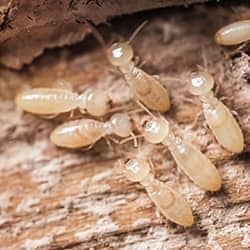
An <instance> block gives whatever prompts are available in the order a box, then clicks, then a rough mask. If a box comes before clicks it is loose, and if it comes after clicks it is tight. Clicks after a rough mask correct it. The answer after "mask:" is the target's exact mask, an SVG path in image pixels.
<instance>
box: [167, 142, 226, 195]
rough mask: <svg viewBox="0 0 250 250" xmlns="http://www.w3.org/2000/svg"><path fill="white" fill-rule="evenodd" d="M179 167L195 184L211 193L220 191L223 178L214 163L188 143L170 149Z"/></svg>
mask: <svg viewBox="0 0 250 250" xmlns="http://www.w3.org/2000/svg"><path fill="white" fill-rule="evenodd" d="M170 150H171V153H172V154H173V157H174V159H175V161H176V162H177V165H178V166H179V167H180V168H181V169H182V170H183V171H184V173H185V174H186V175H188V177H189V178H190V179H191V180H193V182H194V183H195V184H197V185H198V186H200V187H201V188H204V189H205V190H209V191H216V190H219V189H220V187H221V178H220V175H219V173H218V171H217V169H216V167H215V166H214V165H213V164H212V162H211V161H210V160H209V159H208V158H207V157H206V156H205V155H204V154H202V153H201V152H200V151H199V150H198V149H196V148H195V147H193V146H192V145H190V144H188V143H186V142H180V143H179V144H178V145H176V146H175V147H171V148H170Z"/></svg>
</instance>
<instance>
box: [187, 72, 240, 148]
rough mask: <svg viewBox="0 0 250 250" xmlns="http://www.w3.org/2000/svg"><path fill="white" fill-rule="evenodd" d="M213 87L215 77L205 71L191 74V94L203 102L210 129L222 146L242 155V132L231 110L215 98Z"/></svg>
mask: <svg viewBox="0 0 250 250" xmlns="http://www.w3.org/2000/svg"><path fill="white" fill-rule="evenodd" d="M213 86H214V79H213V77H212V76H211V75H210V74H208V73H206V72H205V71H199V72H196V73H193V74H191V78H190V92H191V93H192V94H194V95H198V96H199V98H200V100H201V101H202V103H203V112H204V115H205V118H206V121H207V123H208V126H209V128H210V129H211V130H212V132H213V133H214V135H215V137H216V139H217V140H218V142H219V143H220V144H221V145H222V146H224V147H225V148H226V149H227V150H229V151H231V152H233V153H240V152H241V151H242V150H243V148H244V137H243V134H242V131H241V129H240V127H239V125H238V123H237V121H236V120H235V118H234V117H233V115H232V113H231V112H230V110H229V109H228V108H227V107H226V106H225V105H224V104H223V103H222V102H221V101H219V100H218V99H217V98H216V97H215V96H214V94H213V92H212V91H211V89H212V88H213Z"/></svg>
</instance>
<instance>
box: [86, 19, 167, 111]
mask: <svg viewBox="0 0 250 250" xmlns="http://www.w3.org/2000/svg"><path fill="white" fill-rule="evenodd" d="M145 23H146V22H144V23H142V24H141V25H140V26H139V27H138V28H137V29H136V30H135V31H134V32H133V34H132V35H131V37H130V38H129V40H128V41H126V42H117V43H113V44H112V45H111V46H110V47H109V48H106V45H105V41H104V39H103V37H102V36H101V34H100V33H99V32H98V31H97V30H96V29H95V27H94V26H93V25H91V29H92V30H93V33H94V35H95V36H96V38H97V39H98V41H99V42H100V43H101V44H102V46H103V48H104V49H105V52H106V54H107V58H108V60H109V62H110V63H111V64H112V65H113V66H116V67H118V68H119V69H120V71H121V72H122V73H123V75H124V77H125V79H126V81H127V83H128V85H129V86H130V88H131V89H132V91H133V92H134V94H135V96H136V98H137V99H138V100H139V101H141V102H142V103H143V104H144V105H145V106H147V107H148V108H149V109H152V110H155V111H159V112H166V111H168V110H169V109H170V100H169V95H168V91H167V89H166V88H164V87H163V85H162V84H161V82H160V80H159V78H158V77H156V76H152V75H149V74H148V73H146V72H144V71H143V70H142V69H140V68H138V67H136V66H135V63H134V61H133V57H134V50H133V48H132V46H131V45H130V43H131V42H132V40H133V39H134V38H135V36H136V35H137V34H138V32H139V31H140V30H141V29H142V27H143V26H144V25H145ZM88 24H89V25H90V23H89V22H88Z"/></svg>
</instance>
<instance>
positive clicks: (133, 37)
mask: <svg viewBox="0 0 250 250" xmlns="http://www.w3.org/2000/svg"><path fill="white" fill-rule="evenodd" d="M147 23H148V20H145V21H144V22H142V23H141V24H140V25H139V26H138V27H137V28H136V29H135V31H134V32H133V33H132V35H131V36H130V38H129V39H128V43H131V42H132V41H133V40H134V39H135V37H136V36H137V35H138V33H139V32H140V31H141V30H142V29H143V28H144V26H145V25H146V24H147Z"/></svg>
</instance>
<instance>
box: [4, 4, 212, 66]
mask: <svg viewBox="0 0 250 250" xmlns="http://www.w3.org/2000/svg"><path fill="white" fill-rule="evenodd" d="M206 1H208V0H172V1H170V0H168V1H149V0H134V1H122V0H105V1H103V0H97V1H96V0H64V1H54V0H49V1H48V0H39V1H27V0H4V1H1V2H0V64H3V65H5V66H7V67H10V68H15V69H20V68H21V67H22V66H23V65H24V64H29V63H30V62H32V61H33V59H34V58H36V57H38V56H39V55H41V54H42V53H43V51H44V49H46V48H54V47H58V46H63V45H68V44H72V43H76V42H79V41H81V40H82V39H83V38H84V37H85V36H86V34H87V33H89V29H88V27H87V26H85V25H83V24H82V23H79V22H78V20H82V19H83V18H86V19H88V20H90V21H93V22H94V23H96V24H99V23H103V22H105V21H107V20H109V19H110V18H111V17H113V16H119V15H123V14H130V13H135V12H138V11H142V10H149V9H156V8H162V7H166V6H173V5H185V6H187V5H189V4H192V3H196V2H206Z"/></svg>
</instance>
